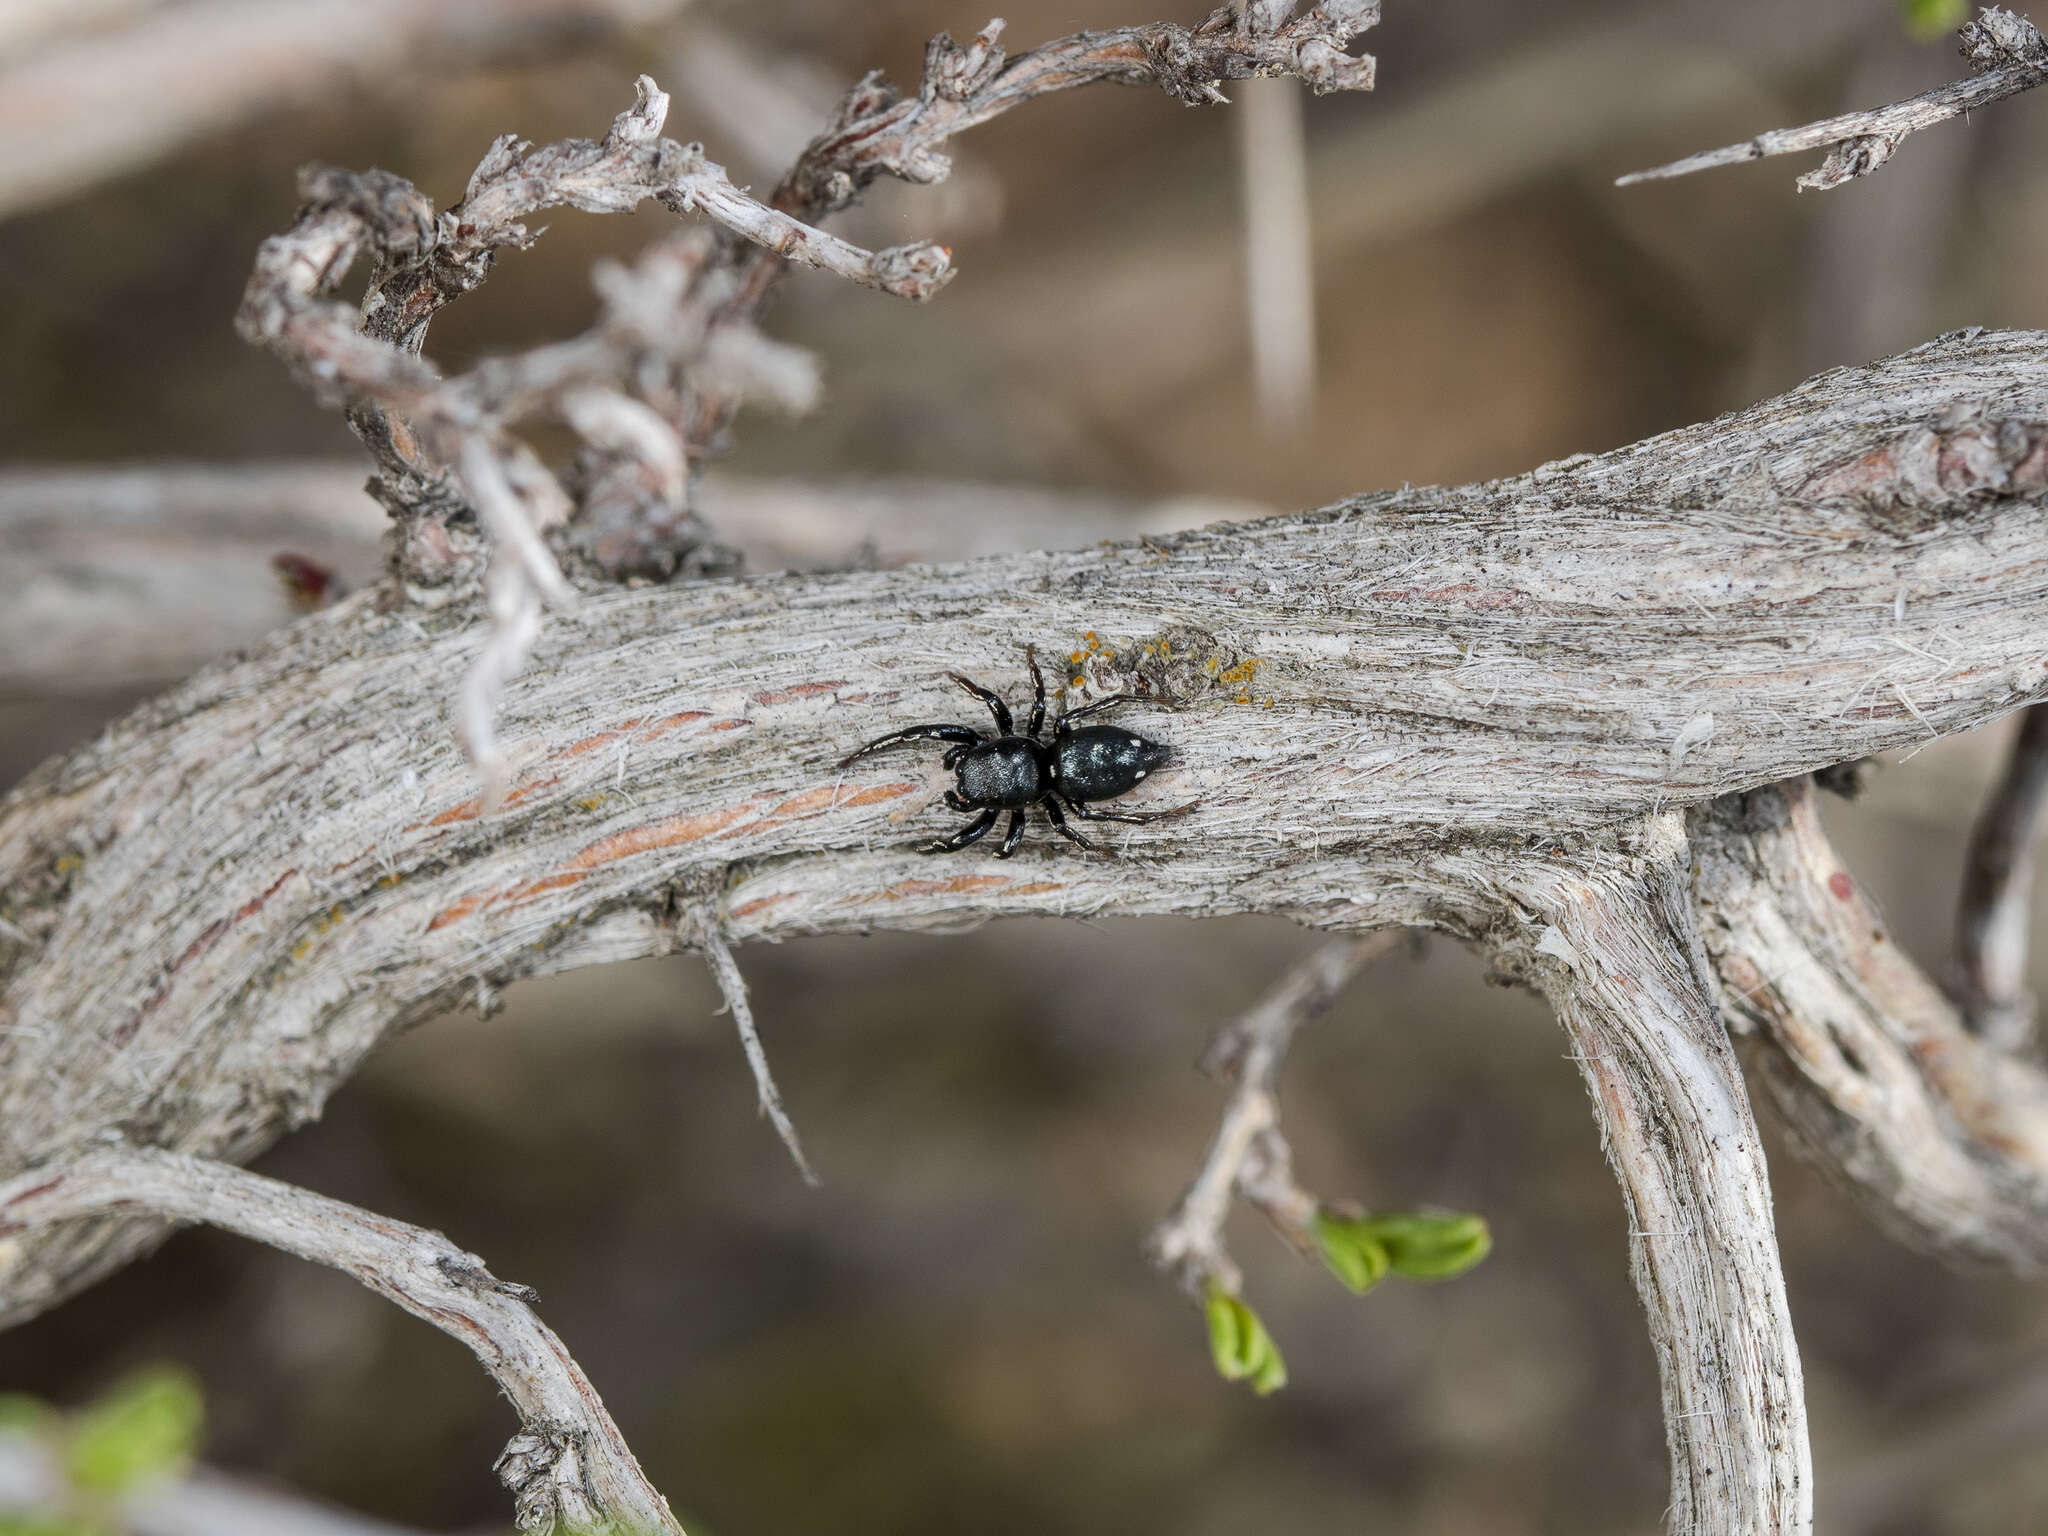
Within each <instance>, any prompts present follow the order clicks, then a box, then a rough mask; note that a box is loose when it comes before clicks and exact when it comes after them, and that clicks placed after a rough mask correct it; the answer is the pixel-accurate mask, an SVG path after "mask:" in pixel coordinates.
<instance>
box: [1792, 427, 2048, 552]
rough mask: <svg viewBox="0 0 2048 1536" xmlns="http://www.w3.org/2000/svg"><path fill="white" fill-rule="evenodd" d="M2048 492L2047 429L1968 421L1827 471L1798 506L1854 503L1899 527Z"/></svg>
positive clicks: (1804, 491) (1895, 441) (1911, 434)
mask: <svg viewBox="0 0 2048 1536" xmlns="http://www.w3.org/2000/svg"><path fill="white" fill-rule="evenodd" d="M2043 490H2048V423H2043V422H2032V421H2009V420H2004V421H2002V420H1989V419H1986V418H1983V417H1970V418H1966V419H1963V420H1960V421H1952V422H1944V423H1940V424H1937V425H1935V426H1931V427H1916V428H1913V429H1912V430H1910V431H1907V432H1903V433H1900V434H1899V435H1898V436H1896V437H1894V438H1892V439H1891V440H1890V441H1889V442H1886V443H1884V444H1881V445H1880V446H1879V447H1876V448H1873V449H1872V450H1870V451H1869V452H1868V453H1865V454H1862V455H1860V456H1858V457H1857V458H1854V459H1851V460H1849V461H1848V462H1847V463H1844V464H1838V465H1835V466H1833V467H1832V468H1829V469H1825V470H1822V471H1821V472H1820V473H1818V474H1816V475H1814V476H1812V477H1810V478H1809V479H1808V480H1807V481H1806V482H1805V483H1804V484H1802V485H1801V486H1800V487H1799V488H1798V489H1797V490H1796V491H1794V492H1793V497H1794V499H1795V500H1799V501H1814V502H1822V501H1834V500H1848V501H1852V502H1854V503H1856V504H1857V505H1859V506H1861V507H1863V508H1864V509H1865V510H1867V511H1869V512H1870V513H1872V514H1873V515H1875V516H1877V517H1879V518H1881V519H1883V520H1884V521H1885V522H1887V523H1888V524H1891V525H1892V526H1894V527H1896V528H1900V529H1906V528H1916V527H1924V526H1928V525H1931V524H1932V523H1935V522H1939V521H1942V520H1944V519H1947V518H1951V517H1955V516H1957V515H1959V514H1960V513H1961V512H1962V511H1964V510H1965V509H1966V508H1967V507H1968V506H1969V505H1971V504H1972V503H1974V502H1980V501H1991V500H2000V499H2005V498H2009V497H2021V496H2034V495H2039V494H2040V493H2041V492H2042V491H2043Z"/></svg>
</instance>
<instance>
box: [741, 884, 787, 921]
mask: <svg viewBox="0 0 2048 1536" xmlns="http://www.w3.org/2000/svg"><path fill="white" fill-rule="evenodd" d="M796 896H797V893H796V892H795V891H784V892H782V893H781V894H780V895H778V896H757V897H755V898H754V899H753V900H752V901H743V902H741V903H740V904H739V905H738V906H736V907H734V908H733V909H732V911H731V912H729V913H727V914H726V915H727V916H728V917H731V918H732V919H734V920H735V921H737V920H738V919H740V918H743V917H752V916H753V915H754V914H755V913H756V912H766V911H767V910H768V909H769V908H770V907H772V906H776V905H778V904H779V903H781V902H785V901H794V900H796Z"/></svg>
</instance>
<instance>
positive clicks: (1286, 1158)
mask: <svg viewBox="0 0 2048 1536" xmlns="http://www.w3.org/2000/svg"><path fill="white" fill-rule="evenodd" d="M1401 941H1402V935H1401V934H1400V933H1399V932H1398V931H1392V930H1390V931H1387V932H1384V933H1375V934H1370V935H1368V936H1367V937H1365V938H1362V939H1338V940H1334V941H1332V942H1331V943H1328V944H1325V945H1323V946H1322V947H1321V948H1320V949H1318V950H1316V952H1315V953H1314V954H1312V955H1310V956H1309V957H1308V958H1307V959H1306V960H1304V961H1302V962H1301V963H1300V964H1299V965H1297V966H1295V967H1294V968H1293V969H1292V970H1290V971H1289V972H1288V973H1287V974H1286V975H1285V976H1284V977H1282V978H1281V979H1280V981H1279V982H1278V983H1276V984H1275V985H1274V987H1273V988H1272V989H1271V990H1270V991H1269V992H1267V993H1266V995H1265V996H1264V997H1262V998H1260V999H1259V1000H1258V1002H1257V1003H1255V1004H1253V1005H1252V1007H1251V1008H1249V1009H1247V1010H1246V1011H1245V1012H1244V1013H1243V1014H1241V1015H1240V1016H1239V1017H1238V1018H1236V1019H1233V1020H1232V1021H1231V1022H1230V1023H1229V1024H1226V1025H1225V1026H1224V1027H1223V1028H1222V1029H1220V1030H1218V1031H1217V1032H1216V1039H1215V1041H1214V1042H1213V1043H1212V1044H1211V1045H1210V1047H1209V1050H1208V1052H1207V1054H1206V1055H1204V1057H1203V1058H1202V1068H1203V1070H1204V1071H1206V1072H1208V1073H1210V1074H1211V1075H1212V1076H1215V1077H1220V1078H1222V1079H1224V1080H1225V1081H1227V1082H1229V1084H1230V1097H1229V1098H1228V1099H1227V1100H1226V1101H1225V1103H1224V1106H1223V1115H1222V1118H1221V1120H1220V1122H1219V1123H1218V1125H1217V1128H1216V1135H1215V1138H1214V1139H1213V1140H1212V1141H1211V1142H1210V1143H1209V1150H1208V1151H1207V1153H1205V1154H1204V1155H1203V1158H1202V1167H1201V1171H1200V1172H1198V1173H1197V1174H1196V1175H1195V1181H1194V1182H1193V1183H1192V1184H1190V1185H1189V1186H1188V1189H1187V1193H1185V1194H1184V1195H1182V1196H1181V1197H1180V1200H1179V1201H1178V1202H1177V1203H1176V1204H1175V1205H1174V1208H1173V1210H1172V1212H1171V1213H1170V1214H1169V1215H1168V1216H1167V1217H1166V1219H1165V1220H1163V1221H1162V1222H1160V1223H1159V1225H1158V1226H1157V1227H1156V1228H1154V1229H1153V1232H1152V1237H1151V1241H1150V1243H1149V1244H1148V1248H1149V1250H1150V1252H1151V1254H1152V1258H1153V1261H1154V1262H1155V1263H1156V1264H1158V1265H1159V1266H1160V1268H1162V1269H1164V1270H1166V1271H1167V1272H1168V1273H1170V1274H1172V1275H1173V1277H1174V1278H1175V1279H1176V1280H1178V1281H1179V1282H1180V1284H1181V1287H1182V1288H1183V1289H1184V1290H1186V1291H1187V1292H1188V1293H1189V1294H1190V1295H1193V1296H1196V1297H1199V1296H1200V1295H1201V1294H1202V1292H1203V1289H1204V1287H1205V1286H1207V1285H1208V1284H1209V1282H1211V1281H1214V1282H1215V1283H1217V1284H1218V1285H1220V1286H1221V1287H1222V1288H1223V1289H1224V1290H1225V1291H1227V1292H1229V1293H1230V1294H1231V1295H1236V1294H1237V1291H1238V1287H1239V1283H1240V1277H1239V1274H1238V1269H1237V1265H1236V1264H1235V1263H1233V1262H1232V1261H1231V1257H1230V1253H1229V1251H1228V1249H1226V1248H1225V1247H1224V1243H1223V1223H1224V1221H1225V1219H1226V1218H1228V1216H1229V1215H1230V1206H1231V1202H1232V1200H1233V1199H1236V1198H1238V1197H1242V1198H1243V1199H1245V1200H1247V1201H1249V1202H1250V1203H1251V1204H1252V1205H1253V1206H1255V1207H1256V1208H1257V1209H1258V1210H1259V1211H1260V1212H1261V1213H1262V1214H1263V1215H1264V1216H1265V1217H1266V1219H1267V1220H1268V1221H1270V1222H1272V1223H1273V1225H1274V1227H1275V1228H1276V1229H1277V1230H1278V1231H1279V1232H1280V1234H1281V1235H1282V1236H1283V1237H1285V1238H1286V1239H1287V1240H1288V1241H1289V1242H1290V1243H1292V1244H1294V1246H1295V1247H1297V1248H1299V1249H1302V1250H1303V1251H1305V1252H1306V1251H1310V1250H1311V1249H1312V1247H1313V1244H1314V1238H1313V1236H1312V1234H1311V1232H1310V1230H1309V1223H1310V1221H1311V1219H1312V1218H1313V1217H1314V1216H1315V1212H1316V1204H1317V1202H1316V1199H1315V1197H1314V1196H1313V1195H1311V1194H1309V1193H1308V1192H1307V1191H1305V1190H1304V1189H1302V1188H1301V1186H1300V1185H1298V1184H1296V1183H1295V1182H1294V1154H1293V1152H1292V1150H1291V1149H1290V1148H1289V1147H1288V1145H1287V1138H1286V1137H1285V1136H1284V1135H1283V1134H1282V1133H1281V1130H1280V1094H1279V1079H1280V1064H1281V1062H1282V1061H1283V1060H1284V1059H1285V1058H1286V1055H1287V1047H1288V1045H1289V1043H1290V1042H1291V1041H1292V1040H1293V1039H1294V1033H1295V1031H1296V1030H1298V1029H1299V1028H1301V1026H1302V1025H1304V1024H1306V1023H1308V1022H1309V1021H1310V1020H1311V1019H1315V1018H1317V1017H1319V1016H1321V1015H1322V1014H1323V1013H1324V1012H1326V1011H1327V1010H1328V1009H1329V1007H1330V1005H1331V1004H1332V1003H1334V1002H1335V1001H1336V1000H1337V998H1338V996H1339V994H1341V993H1342V992H1343V990H1344V988H1345V987H1346V986H1347V985H1349V984H1350V981H1351V978H1352V977H1354V976H1356V975H1357V974H1358V973H1359V972H1360V971H1361V970H1363V969H1364V968H1365V967H1366V966H1368V965H1371V964H1372V963H1373V962H1374V961H1375V960H1378V959H1379V958H1380V957H1381V956H1383V955H1385V954H1387V953H1388V952H1389V951H1391V950H1392V949H1394V948H1395V947H1396V946H1397V945H1399V944H1400V942H1401Z"/></svg>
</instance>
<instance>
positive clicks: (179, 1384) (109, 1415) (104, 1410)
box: [68, 1366, 205, 1493]
mask: <svg viewBox="0 0 2048 1536" xmlns="http://www.w3.org/2000/svg"><path fill="white" fill-rule="evenodd" d="M204 1422H205V1408H204V1405H203V1403H202V1402H201V1399H200V1395H199V1383H198V1382H197V1381H196V1380H195V1379H194V1378H193V1377H192V1375H191V1374H190V1373H189V1372H187V1371H184V1370H181V1369H179V1368H177V1367H175V1366H159V1367H156V1368H154V1369H151V1370H147V1371H143V1372H141V1373H139V1374H137V1375H135V1376H131V1377H130V1378H129V1379H128V1380H126V1381H124V1382H122V1383H121V1384H120V1385H118V1386H116V1387H115V1388H114V1389H113V1390H112V1391H110V1392H109V1393H107V1395H106V1396H105V1397H103V1398H101V1399H100V1400H99V1401H98V1402H97V1403H95V1404H93V1405H92V1406H91V1407H90V1408H88V1409H86V1410H85V1411H84V1412H83V1413H81V1414H80V1415H79V1416H78V1419H77V1421H76V1423H75V1424H74V1425H73V1428H72V1432H71V1444H70V1448H69V1458H68V1460H69V1466H70V1472H71V1480H72V1482H73V1483H75V1484H76V1485H77V1486H78V1487H80V1488H86V1489H91V1490H93V1491H95V1492H100V1493H119V1492H120V1491H121V1490H123V1489H125V1488H130V1487H133V1486H134V1485H135V1484H136V1483H139V1482H141V1481H143V1480H144V1479H146V1478H150V1477H156V1476H160V1475H162V1474H165V1473H168V1472H174V1471H177V1470H180V1469H181V1468H183V1467H184V1466H185V1464H186V1463H187V1462H189V1461H190V1460H191V1459H192V1453H193V1452H194V1451H195V1450H196V1449H197V1448H198V1445H199V1432H200V1429H201V1427H202V1425H203V1424H204Z"/></svg>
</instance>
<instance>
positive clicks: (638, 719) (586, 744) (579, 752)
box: [555, 715, 701, 757]
mask: <svg viewBox="0 0 2048 1536" xmlns="http://www.w3.org/2000/svg"><path fill="white" fill-rule="evenodd" d="M700 718H701V717H700ZM646 720H647V717H646V716H645V715H635V716H634V717H633V718H632V719H631V720H621V721H620V722H619V723H618V726H617V728H616V729H614V730H609V731H599V732H598V733H597V734H596V735H595V736H586V737H584V738H583V740H581V741H579V742H575V743H573V744H571V745H569V746H566V747H564V748H562V750H561V751H560V752H558V753H556V754H555V755H556V756H557V757H581V756H583V754H584V753H586V752H595V751H596V750H597V749H598V748H599V747H608V746H610V745H611V744H612V743H613V742H615V741H618V740H619V739H621V738H622V737H624V736H627V735H629V734H630V733H632V732H633V731H635V730H637V729H638V728H639V727H640V726H642V725H643V724H645V723H646Z"/></svg>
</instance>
